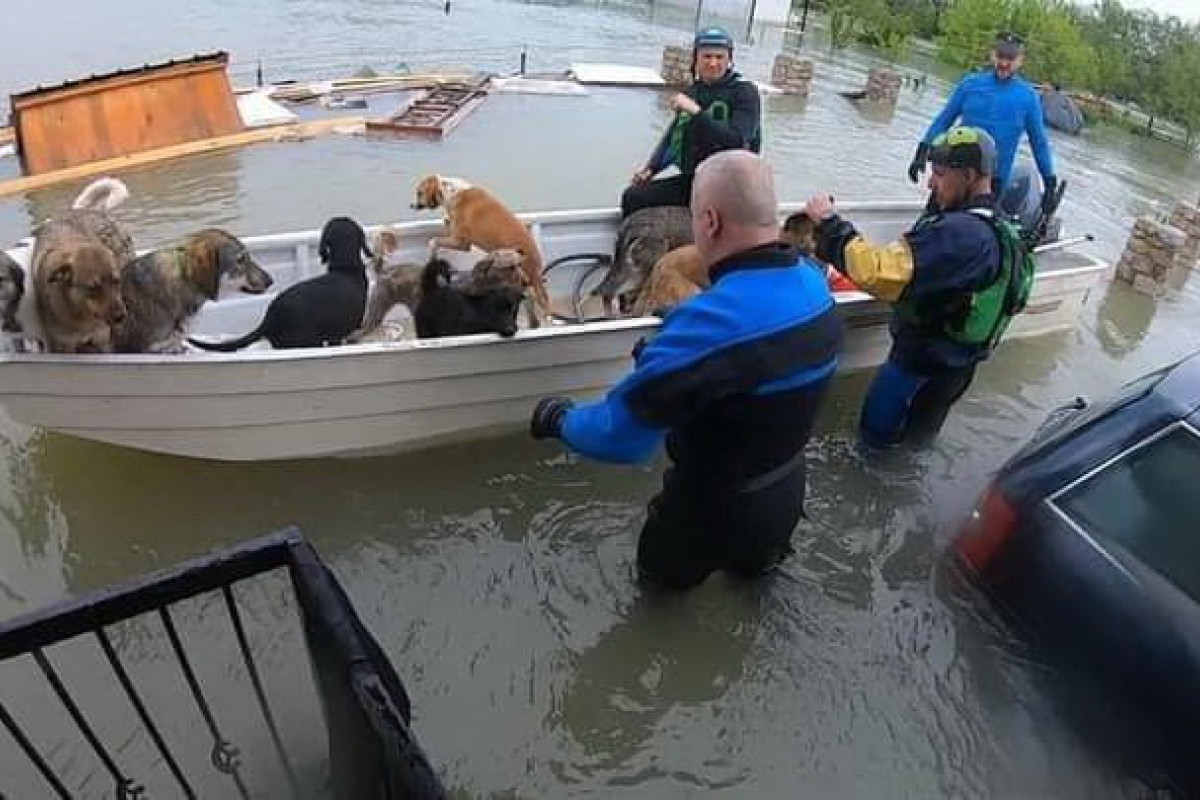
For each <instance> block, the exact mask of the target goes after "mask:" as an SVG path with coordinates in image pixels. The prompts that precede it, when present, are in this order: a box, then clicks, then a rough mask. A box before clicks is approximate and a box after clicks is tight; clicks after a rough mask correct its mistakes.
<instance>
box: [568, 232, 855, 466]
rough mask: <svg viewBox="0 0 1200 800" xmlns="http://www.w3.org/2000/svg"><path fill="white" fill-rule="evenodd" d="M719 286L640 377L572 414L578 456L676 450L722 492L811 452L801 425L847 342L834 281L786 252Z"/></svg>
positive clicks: (728, 268) (639, 363) (750, 263)
mask: <svg viewBox="0 0 1200 800" xmlns="http://www.w3.org/2000/svg"><path fill="white" fill-rule="evenodd" d="M710 274H711V276H712V280H713V284H712V286H711V287H710V288H709V289H707V290H705V291H703V292H701V293H700V294H699V295H696V296H695V297H693V298H691V299H690V300H688V301H687V302H685V303H683V304H681V305H679V306H677V307H676V308H675V309H673V310H672V311H671V312H669V313H668V314H667V316H666V317H665V318H664V319H663V323H662V327H661V328H660V329H659V331H658V333H657V334H656V335H655V336H654V337H653V338H652V339H650V341H649V342H647V343H646V346H645V347H644V348H642V350H641V352H640V353H638V354H637V356H636V357H635V368H634V370H633V372H632V373H630V374H629V375H628V376H626V377H625V378H624V379H622V380H621V381H620V382H619V383H618V384H617V385H616V386H614V387H613V388H612V389H611V390H610V391H609V393H608V394H607V396H606V397H604V398H603V399H602V400H599V401H596V402H592V403H588V404H582V405H577V406H575V407H574V408H572V409H571V410H570V411H569V412H568V413H567V415H566V418H565V419H564V422H563V427H562V438H563V440H564V441H565V442H566V444H567V445H568V446H570V447H571V448H572V449H574V450H576V451H578V452H580V453H582V454H584V455H586V456H590V457H592V458H596V459H600V460H603V461H610V462H616V463H638V462H642V461H645V460H647V459H648V458H649V457H650V456H651V455H653V453H654V452H655V451H656V450H657V449H658V446H659V445H660V444H661V443H662V442H663V440H664V438H666V440H667V449H668V453H669V454H670V455H671V457H672V459H673V460H674V461H675V462H676V466H677V468H678V471H679V473H680V474H681V476H682V477H684V478H685V479H687V478H693V479H696V478H699V479H700V480H701V481H702V482H703V483H704V484H705V485H715V486H717V487H719V486H721V485H726V486H729V485H731V484H730V483H729V482H730V481H733V482H736V481H738V480H743V479H746V478H751V477H754V476H756V475H760V474H762V473H764V472H769V471H770V470H772V469H775V468H778V467H779V466H780V465H782V464H785V463H786V462H788V461H789V460H792V459H794V458H795V457H796V454H797V451H798V450H802V449H803V444H804V440H806V439H807V437H808V435H809V430H808V427H807V426H806V425H802V424H801V422H800V420H801V419H804V418H811V416H813V414H812V413H808V412H810V411H815V409H809V408H808V406H811V405H813V403H814V402H815V401H813V400H811V399H810V398H812V397H813V396H814V393H813V391H812V389H813V387H814V386H815V385H818V384H820V385H821V386H822V388H823V386H824V384H825V383H827V379H828V378H830V377H831V376H832V375H833V373H834V370H835V367H836V364H837V353H838V351H839V350H840V347H841V342H842V338H843V330H842V322H841V319H840V318H839V317H838V315H837V312H836V310H835V308H834V301H833V297H832V295H831V294H830V291H829V287H828V284H827V283H826V280H825V272H824V269H823V268H822V267H820V266H817V264H816V263H815V262H812V261H809V260H808V259H806V258H803V257H801V256H799V255H798V254H797V252H796V251H795V250H794V249H792V248H791V247H789V246H788V245H785V244H782V243H779V244H774V245H769V246H766V247H761V248H755V249H753V250H750V251H747V252H745V253H742V254H739V255H736V256H733V257H731V258H729V259H726V260H725V261H723V262H722V263H720V264H717V265H714V267H713V268H712V270H710ZM817 396H818V397H819V393H818V394H817ZM797 404H799V405H801V406H803V407H801V408H797Z"/></svg>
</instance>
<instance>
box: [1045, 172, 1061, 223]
mask: <svg viewBox="0 0 1200 800" xmlns="http://www.w3.org/2000/svg"><path fill="white" fill-rule="evenodd" d="M1042 183H1044V184H1046V190H1045V191H1044V192H1043V193H1042V213H1043V214H1049V213H1050V212H1051V211H1052V210H1053V209H1051V205H1053V203H1054V192H1055V190H1057V189H1058V177H1057V176H1055V175H1048V176H1046V177H1045V178H1043V179H1042Z"/></svg>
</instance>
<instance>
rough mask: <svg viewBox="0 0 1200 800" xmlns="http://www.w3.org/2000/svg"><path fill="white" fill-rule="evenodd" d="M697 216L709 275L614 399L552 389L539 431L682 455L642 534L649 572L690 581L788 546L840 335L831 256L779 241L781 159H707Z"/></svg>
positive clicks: (603, 446)
mask: <svg viewBox="0 0 1200 800" xmlns="http://www.w3.org/2000/svg"><path fill="white" fill-rule="evenodd" d="M691 208H692V227H693V230H694V233H695V241H696V246H697V247H698V248H699V250H700V253H701V256H702V257H703V258H704V261H705V264H706V265H707V267H708V271H709V276H710V277H711V279H712V286H711V287H710V288H709V289H707V290H705V291H703V292H701V293H700V294H698V295H696V296H695V297H693V298H692V299H690V300H688V301H687V302H685V303H683V304H681V305H679V306H677V307H676V308H675V309H674V310H672V311H671V312H670V313H668V314H667V316H666V317H665V318H664V319H663V322H662V327H661V328H660V330H659V331H658V333H657V334H656V335H655V336H654V337H653V338H652V339H651V340H650V341H648V342H645V343H643V345H642V346H640V347H639V348H637V349H636V351H635V354H634V369H633V371H632V372H631V373H630V374H629V375H628V376H627V377H625V378H624V379H623V380H621V381H620V382H619V383H618V384H617V385H616V386H615V387H613V388H612V390H611V391H609V393H608V394H607V396H605V397H604V398H603V399H602V400H599V401H596V402H591V403H587V404H581V405H577V404H575V403H574V402H573V401H571V400H570V399H567V398H562V397H548V398H544V399H543V400H542V401H541V402H539V403H538V405H537V407H536V408H535V409H534V412H533V418H532V420H531V422H530V432H531V433H532V435H533V436H534V437H535V438H557V439H560V440H561V441H562V442H563V443H564V444H566V446H568V447H570V448H571V449H573V450H575V451H577V452H579V453H581V454H583V455H585V456H588V457H591V458H595V459H599V460H601V461H608V462H613V463H618V464H635V463H641V462H644V461H646V460H648V459H649V458H650V457H651V456H652V455H654V454H655V453H656V452H657V451H658V449H659V447H660V446H661V445H662V444H663V442H664V440H665V442H666V451H667V455H668V456H669V457H670V459H671V461H672V462H673V464H672V465H671V466H670V467H668V469H667V470H666V473H665V475H664V476H663V488H662V491H661V492H660V493H659V494H658V495H657V496H656V497H655V498H654V499H653V500H651V501H650V506H649V509H648V515H647V519H646V522H645V525H644V527H643V528H642V532H641V536H640V537H639V540H638V551H637V566H638V572H639V576H640V578H641V579H642V581H643V582H644V583H647V584H651V585H656V586H660V587H665V588H671V589H687V588H690V587H692V586H695V585H696V584H698V583H700V582H701V581H703V580H704V579H705V578H706V577H707V576H708V575H709V574H710V573H712V572H714V571H716V570H726V571H729V572H731V573H735V574H738V575H745V576H753V575H759V574H761V573H763V572H766V571H768V570H769V569H771V568H772V567H773V566H774V565H775V564H777V563H778V562H779V561H780V560H781V559H782V558H783V557H785V556H786V555H787V553H789V552H790V540H791V537H792V533H793V531H794V530H795V528H796V524H797V523H798V522H799V520H800V517H801V515H802V514H803V505H804V490H805V470H804V446H805V443H806V442H807V441H808V437H809V435H810V433H811V431H812V426H813V421H814V419H815V418H816V415H817V412H818V410H819V409H820V407H821V403H822V399H823V397H824V394H825V390H826V387H827V385H828V384H829V382H830V379H831V378H832V376H833V373H834V370H835V368H836V363H837V355H838V352H839V350H840V348H841V342H842V337H843V332H842V324H841V322H840V320H839V318H838V317H837V315H836V313H835V311H834V302H833V297H832V295H831V294H830V292H829V288H828V285H827V284H826V281H825V270H824V267H822V266H820V265H818V264H817V263H815V262H813V261H810V260H808V259H807V258H804V257H802V256H801V255H800V254H799V253H797V252H796V251H795V250H794V249H792V248H791V247H790V246H789V245H787V244H785V243H783V242H781V241H779V239H778V233H779V212H778V207H777V204H776V199H775V185H774V181H773V178H772V176H771V172H770V169H769V168H768V167H767V165H766V163H765V162H764V161H763V160H762V159H761V158H760V157H759V156H757V155H755V154H753V153H751V152H749V151H745V150H732V151H725V152H722V153H718V154H716V155H713V156H711V157H710V158H708V159H706V160H705V161H704V163H703V164H701V165H700V167H699V168H698V169H697V171H696V180H695V183H694V185H693V188H692V203H691Z"/></svg>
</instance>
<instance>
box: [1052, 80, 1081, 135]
mask: <svg viewBox="0 0 1200 800" xmlns="http://www.w3.org/2000/svg"><path fill="white" fill-rule="evenodd" d="M1042 112H1043V116H1044V117H1045V118H1046V124H1047V125H1049V126H1050V127H1051V128H1054V129H1055V130H1059V131H1063V132H1065V133H1070V134H1073V135H1078V134H1079V132H1080V131H1082V130H1083V123H1084V119H1083V112H1082V111H1080V110H1079V106H1077V105H1076V104H1075V101H1074V100H1073V99H1071V96H1070V95H1069V94H1067V93H1066V92H1063V91H1060V90H1058V89H1050V90H1049V91H1047V92H1046V93H1045V94H1043V95H1042Z"/></svg>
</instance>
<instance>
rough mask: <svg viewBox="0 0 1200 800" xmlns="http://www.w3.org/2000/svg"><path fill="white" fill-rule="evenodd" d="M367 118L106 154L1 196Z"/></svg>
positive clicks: (21, 183) (7, 187)
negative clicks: (155, 148) (107, 155)
mask: <svg viewBox="0 0 1200 800" xmlns="http://www.w3.org/2000/svg"><path fill="white" fill-rule="evenodd" d="M364 122H365V120H364V119H363V118H362V117H337V118H334V119H320V120H314V121H311V122H299V123H294V124H289V125H272V126H269V127H264V128H255V129H253V130H249V131H244V132H242V133H234V134H229V135H227V136H217V137H214V138H211V139H200V140H197V141H194V142H184V143H183V144H177V145H172V146H170V147H161V148H158V149H157V150H147V151H145V152H142V153H135V154H133V155H129V156H119V157H117V158H106V159H104V160H102V161H93V162H91V163H88V164H80V165H78V166H75V167H69V168H67V169H61V170H55V171H54V172H46V173H42V174H41V175H32V176H29V177H25V178H17V179H15V180H11V181H5V182H3V183H0V197H7V196H9V195H14V194H20V193H22V192H29V191H33V190H35V189H43V188H45V187H47V186H54V185H55V184H59V183H66V182H67V181H74V180H79V179H81V178H88V177H91V176H92V175H98V174H100V173H113V172H120V171H123V170H129V169H133V168H135V167H141V166H145V165H147V164H155V163H158V162H160V161H168V160H170V159H174V158H180V157H182V156H191V155H198V154H200V153H212V152H215V151H218V150H227V149H229V148H232V147H241V146H242V145H247V144H254V143H256V142H272V141H294V140H296V139H306V138H310V137H312V136H317V135H319V134H323V133H330V132H332V131H336V130H338V129H353V128H354V127H355V126H358V125H362V124H363V123H364Z"/></svg>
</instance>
